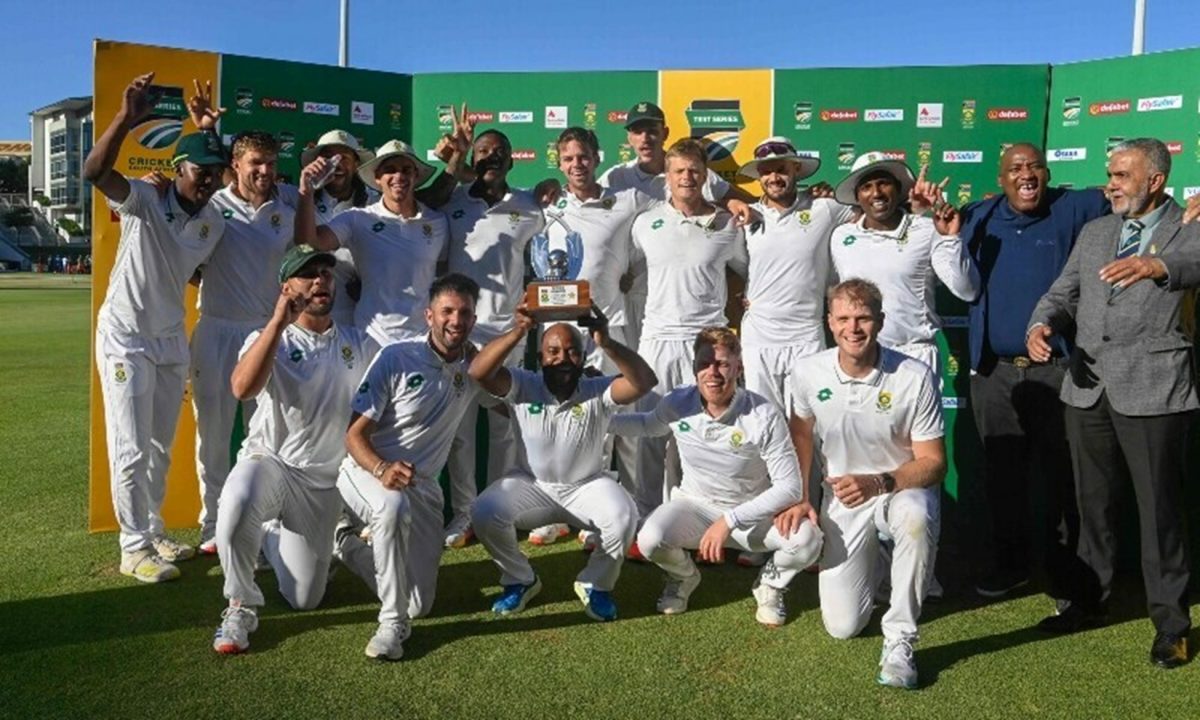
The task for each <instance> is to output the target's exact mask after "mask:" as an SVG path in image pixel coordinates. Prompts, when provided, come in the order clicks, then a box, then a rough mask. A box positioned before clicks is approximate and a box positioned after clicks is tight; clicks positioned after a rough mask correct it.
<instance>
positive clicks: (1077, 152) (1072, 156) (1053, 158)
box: [1046, 148, 1087, 162]
mask: <svg viewBox="0 0 1200 720" xmlns="http://www.w3.org/2000/svg"><path fill="white" fill-rule="evenodd" d="M1046 155H1047V156H1046V159H1047V160H1049V161H1050V162H1071V161H1074V160H1087V148H1058V149H1057V150H1051V151H1050V152H1049V153H1047V154H1046Z"/></svg>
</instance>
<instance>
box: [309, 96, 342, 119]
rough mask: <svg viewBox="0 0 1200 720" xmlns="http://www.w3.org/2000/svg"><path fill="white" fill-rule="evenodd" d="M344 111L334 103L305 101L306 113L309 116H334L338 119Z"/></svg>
mask: <svg viewBox="0 0 1200 720" xmlns="http://www.w3.org/2000/svg"><path fill="white" fill-rule="evenodd" d="M341 111H342V109H341V108H340V107H338V106H337V105H334V104H333V103H327V102H312V101H311V100H305V101H304V112H306V113H308V114H309V115H332V116H334V117H336V116H337V115H338V114H339V113H341Z"/></svg>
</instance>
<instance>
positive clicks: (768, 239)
mask: <svg viewBox="0 0 1200 720" xmlns="http://www.w3.org/2000/svg"><path fill="white" fill-rule="evenodd" d="M753 207H754V209H755V210H757V211H758V213H759V215H761V216H762V222H761V223H759V224H756V225H754V226H752V227H750V228H748V229H747V230H746V231H745V238H746V250H747V254H748V255H749V258H750V268H749V272H748V277H747V281H746V299H747V300H748V301H749V304H750V306H749V307H748V308H747V309H746V314H745V316H744V317H743V318H742V327H741V338H742V366H743V368H744V370H745V379H746V389H747V390H753V391H754V392H756V393H758V394H759V395H762V396H763V397H765V398H767V399H768V400H770V401H771V402H773V403H775V406H776V407H778V408H779V409H780V410H781V411H783V414H784V416H787V415H789V414H790V413H791V409H792V402H791V394H792V389H791V376H792V368H793V367H795V365H796V361H797V360H799V359H800V358H802V357H804V356H806V355H812V354H813V353H816V352H820V351H821V350H824V349H825V290H826V288H827V287H828V286H829V285H830V284H831V283H830V280H831V278H832V271H831V262H830V258H829V238H830V235H831V234H832V233H833V230H834V228H836V227H837V226H838V225H841V224H842V223H845V222H847V221H849V220H850V218H852V217H853V215H854V209H853V208H851V207H848V206H846V205H842V204H841V203H838V202H835V201H833V200H829V199H826V198H818V199H816V200H814V199H813V198H812V196H810V195H809V194H808V193H804V192H801V193H798V194H797V196H796V201H795V202H794V203H793V204H792V206H791V207H789V208H786V209H784V210H777V209H776V208H774V207H771V206H770V205H768V204H767V203H766V202H758V203H755V204H754V205H753Z"/></svg>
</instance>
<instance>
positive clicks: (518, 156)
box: [512, 150, 537, 162]
mask: <svg viewBox="0 0 1200 720" xmlns="http://www.w3.org/2000/svg"><path fill="white" fill-rule="evenodd" d="M512 159H513V162H529V161H530V160H536V159H537V150H513V154H512Z"/></svg>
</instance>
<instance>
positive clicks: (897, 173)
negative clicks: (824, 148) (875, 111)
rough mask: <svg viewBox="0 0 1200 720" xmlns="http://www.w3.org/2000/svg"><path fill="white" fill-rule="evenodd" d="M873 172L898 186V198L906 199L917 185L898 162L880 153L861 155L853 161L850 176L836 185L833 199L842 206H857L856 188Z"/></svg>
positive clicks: (908, 171)
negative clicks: (892, 178)
mask: <svg viewBox="0 0 1200 720" xmlns="http://www.w3.org/2000/svg"><path fill="white" fill-rule="evenodd" d="M874 172H886V173H887V174H888V175H891V176H892V177H894V178H896V182H897V183H899V184H900V197H901V198H904V197H908V191H909V190H911V189H912V186H913V185H915V184H916V183H917V179H916V178H915V177H914V176H913V172H912V169H911V168H909V167H908V165H906V164H905V163H904V162H902V161H900V160H894V159H892V158H890V157H888V156H887V155H885V154H884V153H881V152H869V153H863V154H862V155H859V156H858V159H857V160H855V161H854V165H853V166H852V167H851V168H850V174H849V175H847V176H846V179H845V180H842V181H841V182H840V183H838V185H837V189H836V190H834V191H833V198H834V199H835V200H837V201H838V202H840V203H841V204H843V205H857V204H858V186H859V184H860V183H861V182H862V179H863V177H865V176H866V175H869V174H871V173H874Z"/></svg>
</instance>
